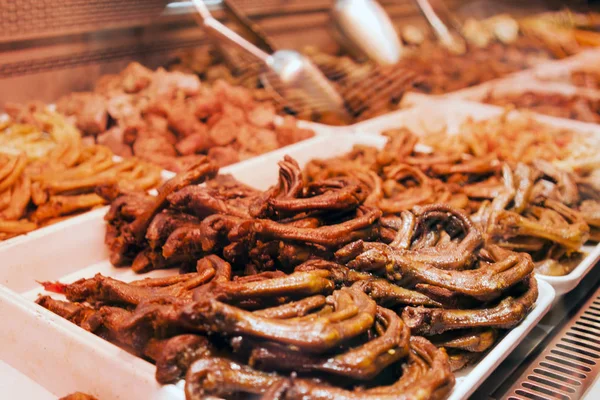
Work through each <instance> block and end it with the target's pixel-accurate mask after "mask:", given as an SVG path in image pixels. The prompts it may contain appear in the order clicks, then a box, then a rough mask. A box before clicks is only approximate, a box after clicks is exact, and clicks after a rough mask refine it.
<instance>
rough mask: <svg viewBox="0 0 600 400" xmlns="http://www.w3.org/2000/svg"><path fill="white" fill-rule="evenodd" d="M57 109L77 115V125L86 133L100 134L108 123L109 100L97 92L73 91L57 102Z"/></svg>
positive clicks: (63, 112)
mask: <svg viewBox="0 0 600 400" xmlns="http://www.w3.org/2000/svg"><path fill="white" fill-rule="evenodd" d="M56 110H57V111H58V112H60V113H62V114H65V115H68V116H75V121H76V124H75V125H76V126H77V128H78V129H80V130H81V131H82V132H83V133H84V134H85V135H94V136H95V135H98V134H100V133H102V132H104V131H105V130H106V128H107V124H108V113H107V102H106V100H105V99H104V97H103V96H101V95H99V94H95V93H85V92H84V93H72V94H70V95H68V96H65V97H63V98H61V99H59V100H58V101H57V102H56Z"/></svg>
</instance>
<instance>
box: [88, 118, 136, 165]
mask: <svg viewBox="0 0 600 400" xmlns="http://www.w3.org/2000/svg"><path fill="white" fill-rule="evenodd" d="M124 139H125V138H124V132H123V128H121V127H119V126H113V127H112V128H110V129H109V130H107V131H106V132H104V133H102V134H100V135H98V136H97V137H96V142H97V143H98V144H101V145H103V146H106V147H108V148H110V149H111V150H112V151H113V152H114V153H115V154H116V155H118V156H120V157H125V158H126V157H131V156H133V151H132V149H131V147H129V146H128V145H127V144H126V143H125V140H124Z"/></svg>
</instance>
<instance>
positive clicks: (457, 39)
mask: <svg viewBox="0 0 600 400" xmlns="http://www.w3.org/2000/svg"><path fill="white" fill-rule="evenodd" d="M415 2H416V3H417V6H418V7H419V9H420V10H421V13H422V14H423V16H424V17H425V19H426V20H427V23H428V24H429V26H431V28H432V29H433V32H434V33H435V35H436V36H437V38H438V40H439V41H440V43H441V44H442V45H443V46H445V47H446V48H447V49H449V50H450V51H452V52H454V53H458V54H463V53H464V52H465V51H466V50H467V43H466V41H465V40H464V39H463V37H462V36H461V35H460V34H459V33H458V31H456V30H455V29H452V28H449V27H448V25H446V24H445V23H444V21H443V20H442V19H441V18H440V16H439V14H438V12H437V11H436V10H435V8H434V7H433V6H432V5H431V2H430V1H429V0H415ZM446 11H447V10H446Z"/></svg>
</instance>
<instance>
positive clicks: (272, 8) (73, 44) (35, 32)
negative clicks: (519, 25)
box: [0, 0, 600, 104]
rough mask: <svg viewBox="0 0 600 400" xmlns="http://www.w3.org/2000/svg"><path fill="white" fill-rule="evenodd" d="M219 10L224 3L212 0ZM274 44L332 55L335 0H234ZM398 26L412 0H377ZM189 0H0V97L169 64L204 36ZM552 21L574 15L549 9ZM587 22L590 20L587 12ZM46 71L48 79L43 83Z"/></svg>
mask: <svg viewBox="0 0 600 400" xmlns="http://www.w3.org/2000/svg"><path fill="white" fill-rule="evenodd" d="M206 3H207V4H208V5H209V6H210V8H211V10H212V11H213V12H214V14H215V16H216V17H217V18H220V19H225V15H224V13H223V11H222V10H221V2H220V1H217V0H208V1H206ZM234 3H235V4H236V6H238V7H239V9H240V10H242V11H243V12H244V13H245V14H246V15H247V16H248V17H249V18H251V19H252V21H253V22H255V23H257V24H258V26H260V27H261V28H262V29H263V30H264V32H265V33H266V34H267V35H268V36H269V38H270V39H271V40H272V41H273V43H275V44H276V45H277V46H278V47H279V48H294V49H302V48H303V47H305V46H307V45H313V46H317V47H318V49H319V50H320V51H323V52H326V53H329V54H336V53H337V52H338V50H339V49H338V45H337V43H336V41H335V40H334V37H333V36H332V32H331V29H330V28H331V23H330V17H329V13H330V9H331V7H332V3H333V1H332V0H237V1H235V2H234ZM599 3H600V1H583V0H573V1H551V0H545V1H464V0H446V1H445V2H443V5H444V6H445V7H446V8H447V9H448V10H449V11H450V12H451V13H452V15H453V16H454V17H456V18H458V19H459V20H461V21H465V20H466V19H468V18H469V17H472V18H479V19H480V18H486V17H489V16H492V15H495V14H499V13H505V12H508V13H510V14H511V15H513V16H515V17H519V18H520V17H524V16H528V15H533V14H536V13H540V12H545V11H561V10H564V9H565V7H568V8H570V9H572V10H576V11H578V12H584V13H587V12H589V11H592V10H594V9H596V8H598V5H599ZM380 4H381V5H382V6H383V7H384V8H385V9H386V11H387V12H388V13H389V15H390V17H391V18H392V20H393V22H394V24H395V25H396V28H397V29H398V30H399V31H400V30H401V29H402V28H403V27H405V26H407V25H414V26H416V27H420V28H423V29H425V30H426V29H427V27H426V23H425V20H424V19H423V18H422V16H421V14H420V13H419V10H418V9H417V7H416V5H415V3H414V1H413V0H380ZM191 12H192V8H191V4H190V2H185V1H175V2H165V1H163V0H63V1H60V2H57V1H50V0H21V1H14V0H0V104H1V103H3V102H4V101H6V100H11V101H15V102H22V101H28V100H31V99H37V100H42V101H54V100H56V99H57V98H58V97H59V96H61V95H63V94H65V93H68V92H70V91H79V90H88V89H90V88H91V87H92V86H93V84H94V82H95V81H96V79H97V78H98V77H99V76H101V75H102V74H105V73H113V72H117V71H120V70H122V69H123V68H124V67H125V66H126V65H127V64H128V63H129V62H130V61H132V60H137V61H140V62H142V63H143V64H145V65H148V66H149V67H157V66H161V65H165V64H168V63H169V62H171V60H172V59H173V58H174V57H175V58H176V57H177V56H178V54H181V52H182V51H185V50H186V49H193V48H198V47H201V46H203V45H205V44H206V40H205V37H204V34H203V32H202V30H201V29H199V28H198V27H197V25H196V23H195V22H194V19H193V16H192V14H191ZM555 19H556V21H557V23H559V24H565V23H566V24H568V23H571V21H570V20H569V19H568V18H566V17H564V16H562V17H561V16H556V17H555ZM586 24H587V26H586V28H585V29H595V28H596V27H595V26H594V25H595V22H594V21H591V22H590V21H588V22H587V23H586ZM49 80H51V81H52V85H48V84H47V83H48V82H49Z"/></svg>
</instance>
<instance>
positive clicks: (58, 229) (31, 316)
mask: <svg viewBox="0 0 600 400" xmlns="http://www.w3.org/2000/svg"><path fill="white" fill-rule="evenodd" d="M358 143H361V144H370V145H375V146H379V147H381V146H383V144H384V143H385V139H384V138H382V137H378V136H374V135H348V136H347V137H345V138H344V140H343V141H342V140H339V138H338V137H335V136H328V137H318V138H315V139H311V140H309V141H306V142H304V143H300V144H297V145H295V146H293V147H289V148H287V149H282V150H278V151H276V152H273V153H270V154H267V155H264V156H261V157H260V158H257V159H254V160H248V161H246V162H244V163H240V164H237V165H234V166H230V167H228V168H225V169H224V170H223V172H230V173H232V174H233V175H234V176H236V177H237V178H238V179H240V180H242V181H244V182H246V183H247V184H250V185H253V186H255V187H258V188H262V189H264V188H266V187H268V186H270V185H271V184H273V183H275V182H276V179H277V167H276V165H277V162H278V161H280V160H281V158H282V157H283V155H284V154H289V155H291V156H292V157H294V158H295V159H297V160H298V162H299V163H300V164H304V163H306V162H307V161H308V160H310V159H312V158H318V157H331V156H335V155H339V154H342V153H345V152H347V151H348V150H350V149H351V148H352V146H353V145H354V144H358ZM104 213H105V210H100V209H99V210H95V211H92V212H90V213H87V214H85V215H82V216H80V217H77V218H73V219H71V220H68V221H65V222H64V223H63V224H61V225H60V226H59V225H55V226H52V227H49V228H48V229H46V230H45V231H44V232H43V234H37V235H31V236H30V237H29V238H28V240H27V241H13V242H12V243H9V244H8V245H6V246H3V247H2V248H0V259H1V260H2V266H0V318H2V321H3V329H2V330H1V331H0V342H2V343H3V346H0V359H1V360H4V361H5V362H6V363H8V364H10V365H12V366H13V367H14V368H16V369H18V370H19V371H21V372H22V373H23V374H25V375H26V376H28V377H29V378H31V379H33V380H34V381H35V382H38V383H39V384H40V385H41V386H43V387H44V388H46V389H47V390H48V391H50V392H52V393H54V394H55V395H57V396H58V395H65V394H67V393H70V392H74V391H77V390H79V391H83V392H87V393H90V394H93V395H96V396H97V397H98V398H100V399H108V398H121V399H130V398H144V399H178V400H179V399H183V392H182V382H180V383H179V384H177V385H166V386H162V387H161V386H160V385H158V384H157V383H156V382H155V380H154V366H153V365H152V364H150V363H148V362H146V361H144V360H142V359H139V358H137V357H135V356H133V355H131V354H129V353H127V352H125V351H124V350H121V349H120V348H119V347H117V346H115V345H112V344H111V343H109V342H106V341H104V340H103V339H100V338H99V337H97V336H95V335H93V334H91V333H89V332H86V331H84V330H83V329H81V328H79V327H77V326H75V325H74V324H71V323H70V322H68V321H66V320H64V319H63V318H61V317H59V316H57V315H55V314H53V313H52V312H50V311H48V310H45V309H43V308H42V307H40V306H38V305H36V304H35V303H34V302H33V300H35V298H36V297H37V295H38V294H39V293H43V289H42V288H41V287H40V285H39V284H37V283H36V280H37V281H45V280H60V281H61V282H65V283H68V282H72V281H74V280H76V279H79V278H82V277H92V276H93V275H94V274H96V273H102V274H104V275H107V276H112V277H115V278H117V279H122V280H126V281H128V280H132V279H135V278H137V277H139V275H135V274H134V273H133V272H131V270H130V269H127V268H115V267H113V266H112V265H111V264H110V263H109V262H108V259H107V258H108V252H107V250H106V248H105V246H104V231H105V227H104V221H103V215H104ZM172 273H173V271H154V272H152V273H151V274H150V275H151V276H164V275H166V274H172ZM144 276H148V275H144ZM539 288H540V295H539V298H538V301H537V303H536V306H535V308H534V309H533V310H532V312H531V313H530V314H529V315H528V316H527V317H526V319H525V320H524V321H523V322H522V323H521V325H519V326H518V327H517V328H515V329H513V330H512V331H510V332H509V333H508V334H507V335H506V336H504V337H503V338H502V340H501V341H499V343H498V344H497V345H496V346H495V347H494V348H493V349H492V350H491V351H490V352H489V353H488V354H487V355H486V356H485V357H484V358H483V359H482V360H481V361H480V362H479V363H477V364H476V365H475V366H473V367H471V368H469V369H467V370H465V371H462V372H461V373H459V374H458V377H457V385H456V387H455V389H454V391H453V392H452V394H451V399H452V400H459V399H466V398H468V396H469V394H471V393H472V392H473V391H474V390H475V389H476V388H477V387H478V385H479V384H481V383H482V382H483V381H484V380H485V378H486V377H487V376H489V374H491V373H492V371H493V369H494V368H495V367H496V366H497V365H498V364H499V363H500V362H501V361H502V360H503V359H504V358H505V357H506V356H507V355H508V354H509V353H510V351H511V350H512V349H514V348H515V347H516V346H517V345H518V343H519V342H520V341H521V340H522V339H523V338H524V337H525V335H526V334H527V333H528V332H529V331H530V330H531V329H532V328H533V327H534V326H535V325H536V323H537V322H538V321H539V320H540V319H541V318H542V316H543V315H544V314H545V313H546V312H547V311H548V310H549V309H550V305H551V303H552V300H553V299H554V295H555V294H554V290H553V289H552V287H551V286H550V285H548V284H547V283H545V282H543V281H539Z"/></svg>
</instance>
